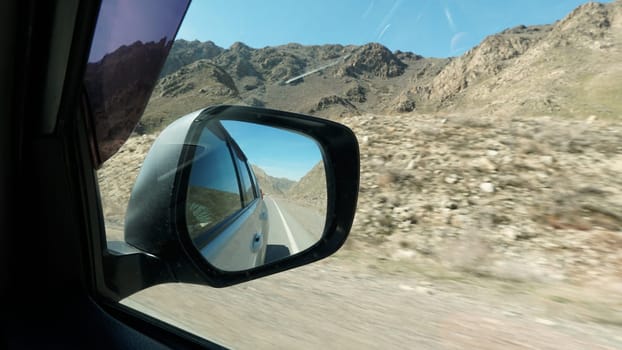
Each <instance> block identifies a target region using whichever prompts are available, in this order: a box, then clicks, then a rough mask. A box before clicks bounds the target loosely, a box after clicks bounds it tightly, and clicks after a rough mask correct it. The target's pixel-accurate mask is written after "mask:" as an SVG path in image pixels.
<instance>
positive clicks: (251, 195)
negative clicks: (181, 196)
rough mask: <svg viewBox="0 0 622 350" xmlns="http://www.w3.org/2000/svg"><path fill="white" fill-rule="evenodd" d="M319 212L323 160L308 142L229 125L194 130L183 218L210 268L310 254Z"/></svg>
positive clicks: (320, 225)
mask: <svg viewBox="0 0 622 350" xmlns="http://www.w3.org/2000/svg"><path fill="white" fill-rule="evenodd" d="M326 207H327V194H326V174H325V171H324V161H323V159H322V153H321V151H320V148H319V146H318V145H317V143H316V142H315V140H313V139H312V138H310V137H308V136H305V135H302V134H299V133H294V132H291V131H288V130H284V129H279V128H274V127H268V126H263V125H259V124H253V123H247V122H239V121H231V120H222V121H219V120H211V121H209V122H208V123H206V124H205V126H204V127H203V128H202V130H201V131H200V136H199V137H198V140H197V142H196V145H195V150H194V155H193V160H192V168H191V170H190V177H189V185H188V190H187V195H186V203H185V219H186V227H187V230H188V233H189V234H190V237H191V239H192V242H193V244H194V245H195V247H196V248H197V249H198V250H199V252H200V253H201V255H202V256H203V257H204V258H205V259H206V260H207V262H209V263H210V264H211V265H213V266H215V267H217V268H219V269H221V270H224V271H242V270H247V269H251V268H254V267H257V266H261V265H264V264H267V263H270V262H273V261H277V260H281V259H283V258H286V257H288V256H290V255H294V254H297V253H299V252H301V251H304V250H306V249H308V248H310V247H311V246H313V245H314V244H315V243H317V242H318V241H319V240H320V239H321V237H322V233H323V232H324V225H325V221H326Z"/></svg>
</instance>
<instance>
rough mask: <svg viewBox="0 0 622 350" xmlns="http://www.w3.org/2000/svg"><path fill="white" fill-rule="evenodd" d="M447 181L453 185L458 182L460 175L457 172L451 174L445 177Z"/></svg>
mask: <svg viewBox="0 0 622 350" xmlns="http://www.w3.org/2000/svg"><path fill="white" fill-rule="evenodd" d="M445 182H446V183H448V184H450V185H452V184H455V183H456V182H458V175H456V174H451V175H449V176H446V177H445Z"/></svg>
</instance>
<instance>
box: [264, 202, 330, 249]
mask: <svg viewBox="0 0 622 350" xmlns="http://www.w3.org/2000/svg"><path fill="white" fill-rule="evenodd" d="M264 202H265V203H266V207H267V208H268V221H269V222H270V233H269V234H268V244H269V245H280V246H286V247H287V248H288V249H289V253H290V254H291V255H293V254H296V253H298V252H300V251H303V250H305V249H307V248H309V247H311V246H312V245H314V244H315V243H317V242H318V241H319V240H320V238H321V237H322V233H323V231H324V221H325V217H324V215H321V214H320V213H318V212H317V211H316V210H314V209H312V208H307V207H303V206H300V205H298V204H295V203H292V202H289V201H287V200H286V199H282V198H275V197H268V196H266V197H264Z"/></svg>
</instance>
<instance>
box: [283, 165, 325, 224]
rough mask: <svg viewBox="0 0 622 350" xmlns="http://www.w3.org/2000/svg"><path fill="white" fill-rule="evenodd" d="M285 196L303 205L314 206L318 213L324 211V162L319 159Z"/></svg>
mask: <svg viewBox="0 0 622 350" xmlns="http://www.w3.org/2000/svg"><path fill="white" fill-rule="evenodd" d="M287 198H289V199H292V200H293V201H295V202H298V203H300V204H302V205H304V206H307V207H312V208H315V209H317V210H318V211H319V212H320V213H325V212H326V205H327V195H326V170H324V162H323V161H320V162H319V163H317V164H316V165H315V166H314V167H313V168H311V170H309V172H308V173H307V174H305V176H303V177H302V178H300V180H299V181H298V182H297V183H296V184H294V186H292V187H291V188H290V189H289V191H288V192H287Z"/></svg>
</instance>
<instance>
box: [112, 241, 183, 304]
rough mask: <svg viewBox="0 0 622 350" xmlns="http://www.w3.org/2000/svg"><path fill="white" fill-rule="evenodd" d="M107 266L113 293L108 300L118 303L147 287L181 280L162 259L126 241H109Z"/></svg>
mask: <svg viewBox="0 0 622 350" xmlns="http://www.w3.org/2000/svg"><path fill="white" fill-rule="evenodd" d="M104 266H105V269H104V271H105V279H106V284H107V285H108V287H109V289H110V291H111V292H113V293H114V294H113V295H111V296H109V297H110V298H111V299H113V301H115V302H117V301H120V300H121V299H124V298H126V297H128V296H130V295H132V294H134V293H136V292H139V291H141V290H143V289H145V288H149V287H152V286H155V285H158V284H161V283H168V282H177V280H178V279H177V278H176V277H175V274H174V273H173V272H172V271H171V270H170V268H169V267H168V264H166V263H165V262H164V261H163V260H162V259H160V258H158V257H156V256H153V255H151V254H148V253H146V252H143V251H142V250H139V249H136V248H134V247H132V246H131V245H129V244H127V243H125V242H118V241H115V242H108V253H107V254H105V255H104Z"/></svg>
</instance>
